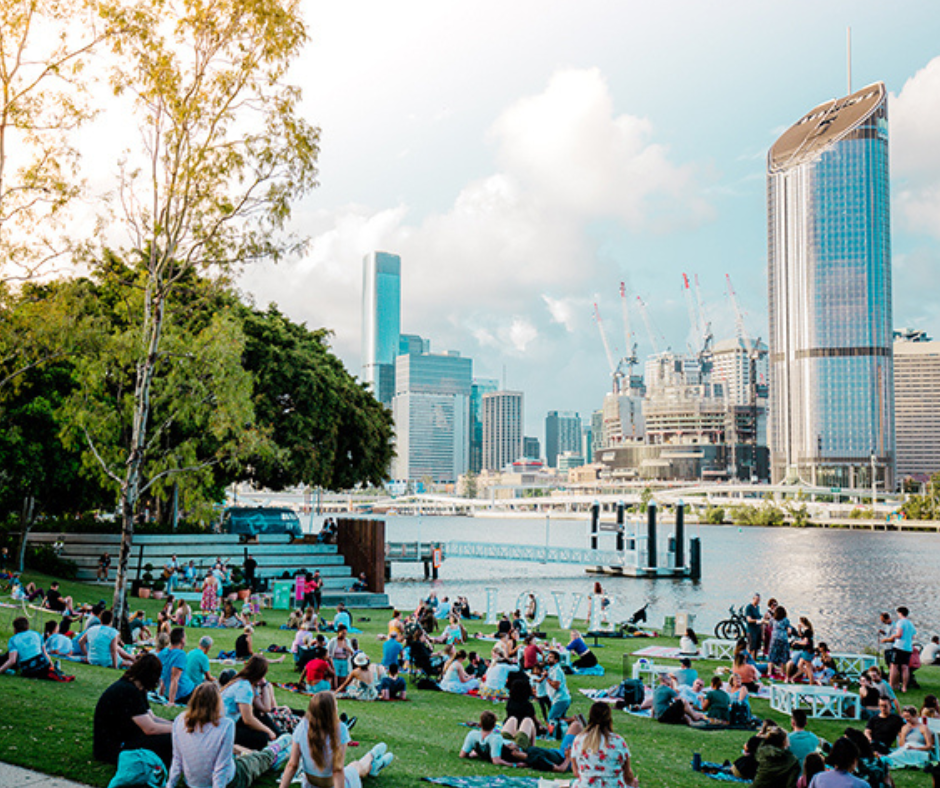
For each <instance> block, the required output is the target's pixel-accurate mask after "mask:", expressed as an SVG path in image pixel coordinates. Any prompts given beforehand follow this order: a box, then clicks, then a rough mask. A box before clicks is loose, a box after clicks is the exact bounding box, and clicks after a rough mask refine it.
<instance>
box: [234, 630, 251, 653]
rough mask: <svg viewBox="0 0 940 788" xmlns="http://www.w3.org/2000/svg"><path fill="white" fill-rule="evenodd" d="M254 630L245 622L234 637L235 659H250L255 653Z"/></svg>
mask: <svg viewBox="0 0 940 788" xmlns="http://www.w3.org/2000/svg"><path fill="white" fill-rule="evenodd" d="M254 632H255V628H254V627H253V626H251V625H250V624H247V625H246V626H245V628H244V629H243V630H242V633H241V634H240V635H239V636H238V637H237V638H235V659H251V656H252V655H253V654H254V653H255V644H254V637H253V636H254Z"/></svg>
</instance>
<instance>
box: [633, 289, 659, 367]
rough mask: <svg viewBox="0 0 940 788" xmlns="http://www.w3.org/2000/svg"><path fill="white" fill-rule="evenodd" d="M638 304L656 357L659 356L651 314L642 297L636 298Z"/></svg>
mask: <svg viewBox="0 0 940 788" xmlns="http://www.w3.org/2000/svg"><path fill="white" fill-rule="evenodd" d="M636 302H637V304H638V305H639V308H640V317H642V318H643V324H644V325H645V326H646V333H647V334H649V336H650V344H651V345H652V346H653V353H654V355H657V356H658V355H659V342H658V341H657V340H656V332H655V331H653V324H652V323H651V322H650V316H649V313H648V312H647V311H646V303H645V302H644V301H643V299H642V298H640V296H637V297H636Z"/></svg>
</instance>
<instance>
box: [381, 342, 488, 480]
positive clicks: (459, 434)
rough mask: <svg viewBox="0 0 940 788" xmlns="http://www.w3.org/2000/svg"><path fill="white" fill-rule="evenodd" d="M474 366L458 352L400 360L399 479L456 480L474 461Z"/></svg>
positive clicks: (395, 471) (395, 473)
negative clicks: (471, 432)
mask: <svg viewBox="0 0 940 788" xmlns="http://www.w3.org/2000/svg"><path fill="white" fill-rule="evenodd" d="M472 380H473V362H472V361H471V360H470V359H469V358H463V357H461V356H460V355H458V354H457V353H453V352H452V353H447V354H444V355H433V354H430V353H423V354H421V353H414V354H405V355H401V356H399V357H398V358H397V359H396V360H395V398H394V400H393V403H392V414H393V416H394V418H395V452H396V457H395V459H394V460H393V461H392V478H393V479H395V480H396V481H421V480H422V479H424V478H426V477H430V478H431V479H432V480H433V481H435V482H456V481H457V478H458V477H459V476H460V475H461V474H463V473H466V472H467V468H468V461H469V444H470V441H469V437H470V436H469V434H468V432H469V427H470V384H471V381H472Z"/></svg>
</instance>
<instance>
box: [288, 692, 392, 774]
mask: <svg viewBox="0 0 940 788" xmlns="http://www.w3.org/2000/svg"><path fill="white" fill-rule="evenodd" d="M348 743H349V731H347V730H346V726H345V725H343V724H342V723H341V722H340V720H339V714H338V713H337V710H336V698H335V697H334V696H333V693H332V692H318V693H317V694H316V695H314V696H313V697H312V698H310V705H308V706H307V713H306V714H304V718H303V719H302V720H301V721H300V724H299V725H298V726H297V727H296V728H294V743H293V745H292V746H291V752H290V759H289V760H288V762H287V767H286V768H285V769H284V774H283V775H282V776H281V783H280V788H289V786H290V784H291V781H292V780H293V779H294V775H295V774H296V773H297V770H298V769H302V771H303V780H302V785H303V788H360V787H361V786H362V778H363V777H366V776H372V777H375V775H377V774H378V773H379V772H380V771H382V769H384V768H385V767H386V766H388V765H389V764H390V763H391V762H392V761H393V760H394V756H393V755H392V754H391V753H390V752H389V751H388V747H387V746H386V745H385V743H384V742H382V743H379V744H376V745H375V747H373V748H372V749H371V750H370V751H369V752H368V753H366V755H365V757H363V758H360V759H359V760H358V761H353V762H352V763H351V764H349V766H346V767H345V768H344V766H343V764H344V762H345V760H346V745H347V744H348Z"/></svg>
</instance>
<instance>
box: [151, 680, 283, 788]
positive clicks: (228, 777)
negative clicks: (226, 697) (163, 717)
mask: <svg viewBox="0 0 940 788" xmlns="http://www.w3.org/2000/svg"><path fill="white" fill-rule="evenodd" d="M290 746H291V739H290V736H288V735H287V734H284V735H283V736H280V737H278V738H277V739H275V740H274V741H272V742H271V743H270V744H268V746H267V747H265V748H264V749H261V750H258V751H257V752H250V753H247V754H245V755H239V756H238V757H237V758H236V757H235V723H234V722H233V721H232V720H231V719H229V718H228V717H226V716H225V713H224V707H223V705H222V694H221V693H220V692H219V688H218V686H217V685H216V684H215V683H213V682H210V681H206V682H203V683H202V684H200V685H199V686H197V687H196V689H195V690H193V693H192V695H190V697H189V704H188V706H187V707H186V711H184V712H183V713H182V714H180V715H179V716H178V717H177V718H176V719H175V720H174V721H173V761H172V763H171V764H170V776H169V778H168V780H167V788H173V787H174V786H175V785H176V784H177V782H179V780H180V779H181V778H182V779H183V780H185V782H186V785H188V786H189V788H217V786H220V785H225V786H227V785H232V786H234V785H237V786H239V788H246V786H249V785H251V784H252V783H253V782H254V781H255V780H257V779H258V778H259V777H260V776H261V775H262V774H264V773H265V772H266V771H268V770H269V769H276V768H277V767H278V766H280V765H281V764H283V763H284V761H285V760H287V755H288V753H289V752H290Z"/></svg>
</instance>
